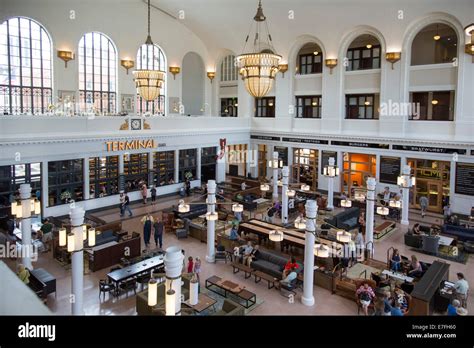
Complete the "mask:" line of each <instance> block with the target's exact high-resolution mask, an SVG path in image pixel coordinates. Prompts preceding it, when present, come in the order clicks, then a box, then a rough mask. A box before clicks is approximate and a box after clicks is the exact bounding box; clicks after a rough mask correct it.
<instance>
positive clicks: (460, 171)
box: [454, 163, 474, 196]
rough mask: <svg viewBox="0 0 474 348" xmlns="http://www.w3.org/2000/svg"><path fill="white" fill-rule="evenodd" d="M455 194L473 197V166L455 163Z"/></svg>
mask: <svg viewBox="0 0 474 348" xmlns="http://www.w3.org/2000/svg"><path fill="white" fill-rule="evenodd" d="M454 190H455V192H456V193H459V194H461V195H468V196H474V164H472V163H456V183H455V185H454Z"/></svg>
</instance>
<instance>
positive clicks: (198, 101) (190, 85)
mask: <svg viewBox="0 0 474 348" xmlns="http://www.w3.org/2000/svg"><path fill="white" fill-rule="evenodd" d="M182 72H183V105H184V114H185V115H202V114H204V111H205V108H206V105H205V104H204V83H205V81H204V79H205V77H204V74H205V72H204V63H203V61H202V59H201V57H200V56H199V55H198V54H197V53H195V52H189V53H187V54H186V55H185V56H184V58H183V69H182Z"/></svg>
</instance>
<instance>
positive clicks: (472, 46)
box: [466, 42, 474, 56]
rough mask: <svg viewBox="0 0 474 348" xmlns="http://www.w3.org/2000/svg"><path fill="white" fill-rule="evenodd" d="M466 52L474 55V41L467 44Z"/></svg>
mask: <svg viewBox="0 0 474 348" xmlns="http://www.w3.org/2000/svg"><path fill="white" fill-rule="evenodd" d="M466 53H467V54H470V55H471V56H474V43H472V42H471V43H467V44H466Z"/></svg>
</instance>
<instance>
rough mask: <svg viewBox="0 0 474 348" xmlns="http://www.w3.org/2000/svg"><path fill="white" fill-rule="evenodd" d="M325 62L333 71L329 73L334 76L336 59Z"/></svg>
mask: <svg viewBox="0 0 474 348" xmlns="http://www.w3.org/2000/svg"><path fill="white" fill-rule="evenodd" d="M324 62H325V64H326V66H327V67H328V68H329V69H331V70H330V71H329V73H330V74H332V69H333V68H334V67H336V66H337V59H335V58H330V59H326V60H325V61H324Z"/></svg>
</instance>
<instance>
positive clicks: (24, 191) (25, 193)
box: [20, 184, 31, 200]
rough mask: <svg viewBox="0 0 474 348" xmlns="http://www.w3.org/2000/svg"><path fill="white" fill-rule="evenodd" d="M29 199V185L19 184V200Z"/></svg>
mask: <svg viewBox="0 0 474 348" xmlns="http://www.w3.org/2000/svg"><path fill="white" fill-rule="evenodd" d="M30 198H31V185H30V184H21V185H20V199H22V200H23V199H30Z"/></svg>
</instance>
